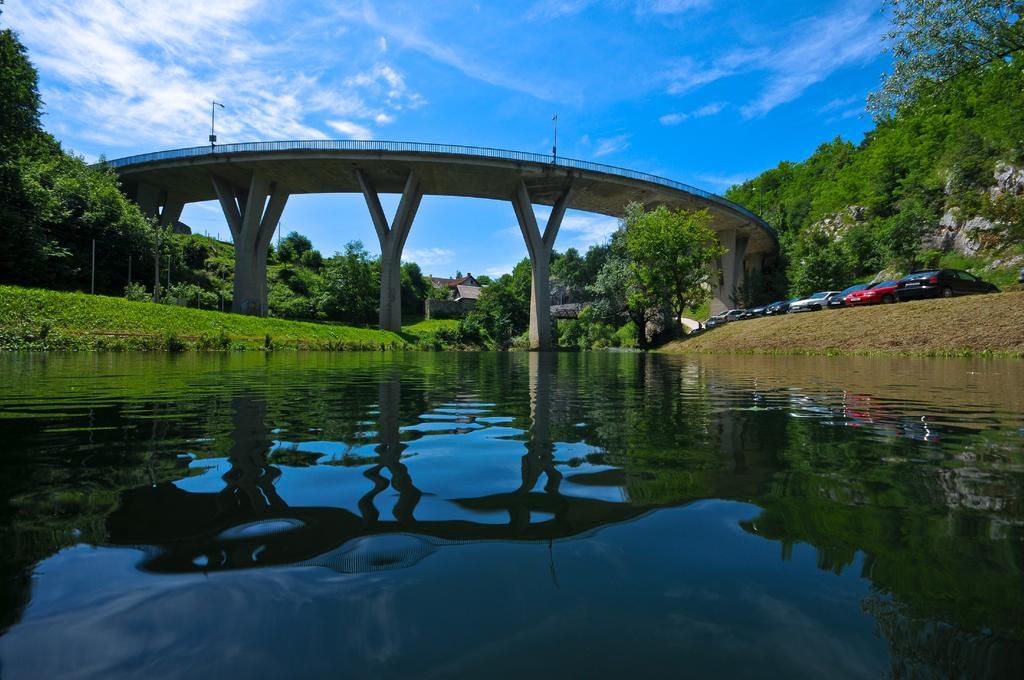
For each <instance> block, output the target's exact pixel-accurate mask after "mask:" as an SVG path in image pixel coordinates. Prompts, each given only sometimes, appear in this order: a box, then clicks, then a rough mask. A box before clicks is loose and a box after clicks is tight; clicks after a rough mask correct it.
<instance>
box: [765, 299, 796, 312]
mask: <svg viewBox="0 0 1024 680" xmlns="http://www.w3.org/2000/svg"><path fill="white" fill-rule="evenodd" d="M799 299H800V298H791V299H789V300H779V301H777V302H773V303H771V304H770V305H768V306H767V307H765V308H764V313H765V315H766V316H775V315H776V314H785V313H786V312H788V311H789V306H790V305H791V304H793V303H794V302H796V301H797V300H799Z"/></svg>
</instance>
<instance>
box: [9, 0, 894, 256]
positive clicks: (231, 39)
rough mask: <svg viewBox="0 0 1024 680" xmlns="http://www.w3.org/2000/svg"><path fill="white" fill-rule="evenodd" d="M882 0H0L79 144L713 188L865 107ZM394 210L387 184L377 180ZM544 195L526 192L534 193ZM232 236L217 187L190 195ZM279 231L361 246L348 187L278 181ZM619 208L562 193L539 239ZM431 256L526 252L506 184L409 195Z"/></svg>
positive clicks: (365, 230) (108, 151) (580, 236)
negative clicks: (545, 159) (329, 142)
mask: <svg viewBox="0 0 1024 680" xmlns="http://www.w3.org/2000/svg"><path fill="white" fill-rule="evenodd" d="M880 5H881V3H880V0H840V1H828V0H787V1H785V2H777V1H766V0H761V1H750V2H744V1H740V0H734V1H729V2H727V1H725V0H521V1H519V2H508V1H504V0H503V1H500V2H499V1H492V2H487V1H484V0H479V1H477V2H471V1H462V0H433V1H430V0H416V1H412V0H409V1H406V2H386V1H383V0H355V1H351V2H344V1H343V2H338V1H334V2H322V3H318V2H309V1H301V2H300V1H289V0H267V1H263V0H195V1H193V0H174V1H172V2H164V3H158V2H152V1H151V0H150V1H147V2H131V1H129V0H122V1H120V2H112V1H109V0H106V1H101V0H69V1H66V2H65V1H63V0H47V1H46V2H41V1H40V0H30V1H26V0H7V2H6V4H5V5H4V6H3V17H2V18H0V22H2V24H4V25H8V26H11V27H13V28H14V29H15V30H17V31H19V33H20V34H21V38H22V41H23V42H24V43H25V44H26V45H27V46H28V48H29V52H30V56H31V58H32V60H33V62H34V63H35V65H36V67H37V68H38V70H39V73H40V89H41V91H42V95H43V99H44V101H45V103H46V116H45V117H44V120H43V122H44V125H45V127H46V128H47V129H48V130H49V131H51V132H52V133H53V134H55V135H56V136H57V138H58V139H60V140H61V141H62V142H63V143H64V145H65V146H66V147H67V148H69V149H71V150H73V151H75V152H77V153H80V154H82V155H83V156H85V157H86V158H87V159H89V160H93V159H96V158H98V157H99V156H100V155H105V156H107V157H108V158H116V157H119V156H126V155H130V154H134V153H143V152H148V151H154V150H159V149H168V148H178V147H184V146H197V145H202V144H205V143H206V136H207V134H209V112H210V100H211V99H216V100H217V101H221V102H224V103H225V104H226V105H227V108H226V109H224V110H223V111H219V112H218V113H219V115H218V124H217V134H218V136H219V138H220V142H221V143H231V142H244V141H252V140H273V139H317V138H327V139H393V140H405V141H423V142H445V143H454V144H468V145H479V146H491V147H500V148H506V149H515V150H522V151H534V152H538V153H545V154H546V153H550V151H551V143H552V124H551V117H552V115H553V114H558V119H559V130H558V148H559V155H561V156H568V157H573V158H580V159H585V160H594V161H598V162H603V163H609V164H612V165H619V166H623V167H628V168H632V169H635V170H641V171H645V172H650V173H654V174H658V175H662V176H665V177H669V178H672V179H675V180H679V181H682V182H687V183H689V184H693V185H695V186H698V187H701V188H704V189H707V190H710V191H714V192H716V193H721V192H722V191H724V190H725V189H726V188H727V187H728V186H729V185H731V184H733V183H736V182H740V181H743V180H744V179H747V178H749V177H752V176H754V175H756V174H757V173H758V172H760V171H761V170H764V169H766V168H768V167H771V166H774V165H775V164H777V163H778V162H779V161H781V160H800V159H803V158H805V157H806V156H807V155H809V154H810V153H811V152H812V151H813V150H814V148H815V147H816V146H817V145H818V144H820V143H822V142H823V141H826V140H829V139H831V138H833V137H835V136H837V135H838V136H842V137H844V138H847V139H851V140H854V141H859V140H860V139H861V136H862V134H863V132H864V131H865V130H867V129H868V128H870V127H871V124H870V120H869V119H868V117H867V116H865V115H864V113H863V104H864V99H865V96H866V94H867V93H868V91H870V90H871V89H872V88H873V87H875V86H876V85H877V83H878V82H879V77H880V75H881V73H882V72H883V71H884V70H886V67H887V65H888V57H886V56H884V55H882V53H881V42H880V39H881V35H882V33H883V32H884V31H885V30H886V28H887V21H886V17H885V16H884V15H883V14H882V13H881V11H880ZM384 203H385V208H386V209H388V210H390V211H393V210H394V207H395V206H396V205H397V198H396V197H385V200H384ZM538 212H539V213H540V214H541V215H543V214H544V211H543V210H539V211H538ZM182 219H183V220H184V221H185V222H187V223H189V224H190V225H192V227H193V229H195V230H196V231H199V232H208V233H210V234H219V235H220V236H221V237H224V238H227V237H228V230H227V226H226V224H225V222H224V218H223V215H222V213H221V212H220V208H219V207H218V206H217V205H216V204H215V203H204V204H194V205H190V206H188V207H186V210H185V213H184V215H183V218H182ZM282 225H283V229H284V231H285V232H287V231H291V230H293V229H294V230H298V231H301V232H303V233H305V234H307V235H308V236H310V237H311V239H312V240H313V243H314V244H315V245H316V246H317V247H318V248H320V250H322V251H323V252H324V253H325V254H327V255H329V254H331V253H333V252H334V251H336V250H339V249H341V248H342V246H343V244H344V243H346V242H347V241H350V240H353V239H359V240H362V241H363V242H364V244H365V245H366V247H367V249H368V250H370V251H371V252H378V248H377V242H376V237H375V235H374V231H373V227H372V224H371V222H370V218H369V215H368V214H367V212H366V207H365V204H364V203H363V200H362V197H361V196H359V195H353V194H349V195H321V196H293V197H292V198H291V199H290V201H289V204H288V207H287V209H286V210H285V213H284V216H283V217H282ZM614 228H615V221H614V220H612V219H609V218H606V217H602V216H596V215H589V214H586V213H572V212H570V213H569V214H568V215H567V217H566V220H565V222H564V223H563V226H562V230H561V232H560V233H559V237H558V242H557V244H556V248H557V249H559V250H565V249H566V248H568V247H570V246H572V247H577V248H586V247H587V246H589V245H590V244H592V243H596V242H600V241H602V240H604V239H606V238H607V236H608V234H610V233H611V231H612V230H614ZM405 255H406V259H412V260H415V261H418V262H420V264H421V265H422V266H423V268H424V270H425V271H426V272H428V273H434V274H439V275H441V274H451V273H454V272H455V271H456V269H459V270H462V271H463V272H465V271H472V272H474V273H488V274H498V273H501V272H503V271H508V270H509V269H510V268H511V266H512V265H513V264H514V263H515V262H517V261H518V260H519V259H521V258H522V257H524V256H525V255H526V248H525V246H524V245H523V243H522V237H521V235H520V234H519V230H518V228H517V227H516V222H515V217H514V213H513V212H512V207H511V205H510V204H507V203H503V202H497V201H484V200H476V199H462V198H445V197H438V196H427V197H425V198H424V200H423V203H422V205H421V208H420V212H419V214H418V215H417V219H416V222H415V223H414V225H413V229H412V232H411V234H410V237H409V241H408V243H407V246H406V251H405Z"/></svg>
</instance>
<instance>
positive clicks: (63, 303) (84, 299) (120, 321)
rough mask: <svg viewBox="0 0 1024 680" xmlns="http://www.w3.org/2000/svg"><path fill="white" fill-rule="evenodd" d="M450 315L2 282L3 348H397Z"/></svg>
mask: <svg viewBox="0 0 1024 680" xmlns="http://www.w3.org/2000/svg"><path fill="white" fill-rule="evenodd" d="M446 323H447V324H452V323H454V322H443V321H442V322H438V321H425V322H421V323H417V324H413V325H410V326H405V327H403V328H402V332H401V333H392V332H390V331H380V330H376V329H372V328H356V327H352V326H343V325H338V324H328V323H311V322H305V321H288V320H285V319H273V318H263V319H261V318H257V317H251V316H242V315H240V314H225V313H223V312H218V311H207V310H199V309H188V308H185V307H176V306H173V305H157V304H153V303H151V302H131V301H129V300H125V299H122V298H115V297H105V296H102V295H87V294H84V293H67V292H61V291H53V290H41V289H35V288H19V287H15V286H0V350H114V351H123V350H148V351H183V350H270V349H273V350H281V349H292V350H295V349H301V350H395V349H412V348H416V347H418V346H421V345H427V346H433V345H434V344H436V338H437V331H438V330H440V329H441V325H443V324H446Z"/></svg>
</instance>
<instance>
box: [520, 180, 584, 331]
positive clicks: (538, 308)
mask: <svg viewBox="0 0 1024 680" xmlns="http://www.w3.org/2000/svg"><path fill="white" fill-rule="evenodd" d="M571 193H572V185H571V184H570V185H569V186H568V187H567V188H566V189H565V191H564V192H563V193H562V195H561V196H559V197H558V200H556V201H555V204H554V205H553V206H552V207H551V215H550V216H549V217H548V222H547V224H546V225H545V227H544V234H543V235H542V234H541V233H540V228H539V227H538V226H537V215H536V214H535V213H534V212H533V203H531V202H530V192H529V191H528V190H527V189H526V183H525V182H523V180H521V179H520V180H519V185H518V187H517V188H516V192H515V194H513V196H512V207H513V209H515V211H516V220H518V222H519V229H520V230H521V231H522V232H523V239H524V240H525V241H526V250H527V252H528V253H529V255H530V269H531V274H532V282H531V285H530V349H549V348H550V347H551V281H550V275H551V250H552V249H553V248H554V246H555V237H557V236H558V228H559V227H560V226H561V225H562V218H563V217H565V208H566V206H567V205H568V204H569V196H570V194H571Z"/></svg>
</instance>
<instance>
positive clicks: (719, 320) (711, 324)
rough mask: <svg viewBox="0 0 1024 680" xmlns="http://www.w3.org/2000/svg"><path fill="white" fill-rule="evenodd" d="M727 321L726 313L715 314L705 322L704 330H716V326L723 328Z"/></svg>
mask: <svg viewBox="0 0 1024 680" xmlns="http://www.w3.org/2000/svg"><path fill="white" fill-rule="evenodd" d="M726 321H727V319H726V318H725V312H722V313H721V314H715V315H714V316H712V317H710V318H709V319H708V320H707V321H705V322H704V328H715V327H716V326H721V325H722V324H724V323H726Z"/></svg>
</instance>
